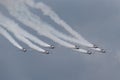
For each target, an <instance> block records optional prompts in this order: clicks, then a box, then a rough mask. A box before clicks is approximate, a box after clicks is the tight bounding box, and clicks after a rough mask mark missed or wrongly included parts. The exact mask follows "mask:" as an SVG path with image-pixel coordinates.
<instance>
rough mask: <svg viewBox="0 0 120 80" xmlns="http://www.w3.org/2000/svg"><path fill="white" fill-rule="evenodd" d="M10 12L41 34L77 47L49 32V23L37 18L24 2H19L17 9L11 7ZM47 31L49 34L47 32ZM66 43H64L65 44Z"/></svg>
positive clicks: (60, 42)
mask: <svg viewBox="0 0 120 80" xmlns="http://www.w3.org/2000/svg"><path fill="white" fill-rule="evenodd" d="M9 10H10V13H11V14H12V15H13V16H14V17H16V18H17V19H18V20H19V21H21V22H22V23H23V24H25V25H27V26H29V27H30V28H32V29H34V30H36V31H37V32H38V33H39V34H41V35H44V36H46V37H48V38H50V39H52V40H53V41H55V42H57V43H59V44H61V45H63V46H66V47H71V48H75V46H74V45H72V44H70V43H67V42H65V41H63V40H61V39H59V38H57V37H55V36H53V35H52V34H50V33H49V30H48V29H47V28H48V27H49V26H48V27H46V26H47V25H46V24H45V23H44V22H42V21H41V20H39V21H38V20H37V16H35V15H34V14H32V13H31V12H30V11H29V10H28V9H27V7H26V6H25V5H23V4H18V5H16V7H15V9H14V10H13V8H10V9H9ZM46 33H47V34H46ZM63 43H64V44H63Z"/></svg>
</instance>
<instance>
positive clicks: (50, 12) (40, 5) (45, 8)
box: [28, 1, 93, 47]
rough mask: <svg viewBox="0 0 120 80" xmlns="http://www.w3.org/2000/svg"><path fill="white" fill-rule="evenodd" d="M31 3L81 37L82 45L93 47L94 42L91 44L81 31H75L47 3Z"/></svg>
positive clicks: (74, 34) (75, 35) (77, 36)
mask: <svg viewBox="0 0 120 80" xmlns="http://www.w3.org/2000/svg"><path fill="white" fill-rule="evenodd" d="M31 2H32V1H31ZM28 4H29V3H28ZM30 5H31V6H32V7H35V8H37V9H40V10H41V11H42V12H43V13H44V15H47V16H49V17H50V18H51V19H52V20H53V21H54V22H56V23H57V24H59V25H61V26H62V27H63V28H65V29H66V30H67V31H68V32H69V33H71V34H72V35H73V36H74V37H76V38H77V39H79V41H80V42H81V45H84V46H87V47H93V44H91V43H89V42H88V41H87V40H85V39H84V38H83V37H82V36H81V35H80V34H79V33H77V32H76V31H74V30H73V29H72V28H71V27H70V26H69V25H68V24H67V23H66V22H65V21H63V20H62V19H60V17H59V16H58V15H57V14H56V13H55V12H54V11H53V10H52V9H51V8H50V7H49V6H47V5H45V4H44V3H42V2H39V3H36V4H34V5H32V4H30Z"/></svg>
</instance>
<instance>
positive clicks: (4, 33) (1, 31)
mask: <svg viewBox="0 0 120 80" xmlns="http://www.w3.org/2000/svg"><path fill="white" fill-rule="evenodd" d="M0 34H1V35H3V36H4V37H5V38H7V39H8V40H9V41H10V42H11V43H12V44H13V45H14V46H15V47H17V48H19V49H23V47H22V46H20V45H19V44H18V43H17V42H16V41H15V40H14V38H13V37H12V36H11V35H10V34H9V33H8V32H7V31H6V30H5V29H3V28H2V27H1V26H0Z"/></svg>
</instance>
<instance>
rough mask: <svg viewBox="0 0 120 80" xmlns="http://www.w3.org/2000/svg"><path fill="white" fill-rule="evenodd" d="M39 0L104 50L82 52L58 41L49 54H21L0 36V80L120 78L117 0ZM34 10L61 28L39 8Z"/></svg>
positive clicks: (45, 19)
mask: <svg viewBox="0 0 120 80" xmlns="http://www.w3.org/2000/svg"><path fill="white" fill-rule="evenodd" d="M38 1H43V2H44V3H46V4H47V5H49V6H51V7H52V9H53V10H54V11H55V12H56V13H58V15H59V16H60V17H61V18H62V19H63V20H65V21H66V22H67V23H68V24H70V25H71V26H72V28H73V29H75V30H76V31H78V32H79V33H80V34H81V35H83V36H84V37H85V38H86V39H87V40H88V41H90V42H92V43H95V44H97V45H99V46H100V47H102V48H105V49H106V50H107V53H106V54H98V53H96V54H93V55H85V54H81V53H77V52H74V51H72V50H70V49H67V48H62V47H61V46H59V45H58V44H55V45H56V46H57V47H56V48H55V49H54V50H51V53H52V54H50V55H43V54H40V53H38V52H36V51H32V50H29V51H28V52H27V53H23V52H21V51H20V50H19V49H17V48H15V47H14V46H13V45H11V43H9V42H8V41H7V40H6V39H5V38H4V37H2V36H0V80H120V42H119V41H120V37H119V36H120V31H119V30H120V5H119V4H120V1H119V0H36V2H38ZM0 10H1V11H3V9H2V8H1V9H0ZM35 13H37V14H38V15H39V16H40V17H42V19H43V20H44V21H45V22H47V23H49V24H51V25H52V26H54V27H55V28H56V29H59V28H60V26H58V25H57V24H55V23H54V22H53V21H52V20H50V19H49V18H48V17H46V16H43V15H42V13H41V12H40V11H35ZM21 25H22V24H21ZM22 27H25V26H22ZM63 32H65V31H63ZM43 39H45V41H47V42H50V43H54V42H52V41H51V40H49V39H47V38H43ZM23 45H24V44H23ZM24 46H26V45H24Z"/></svg>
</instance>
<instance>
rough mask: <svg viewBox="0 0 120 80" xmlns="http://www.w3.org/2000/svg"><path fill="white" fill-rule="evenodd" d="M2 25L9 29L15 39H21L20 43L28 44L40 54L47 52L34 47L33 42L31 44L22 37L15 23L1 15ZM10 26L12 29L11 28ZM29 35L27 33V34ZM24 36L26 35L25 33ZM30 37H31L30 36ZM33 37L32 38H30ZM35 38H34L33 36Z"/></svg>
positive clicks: (0, 21)
mask: <svg viewBox="0 0 120 80" xmlns="http://www.w3.org/2000/svg"><path fill="white" fill-rule="evenodd" d="M0 18H1V19H0V24H1V25H2V26H3V27H5V28H7V29H8V30H9V31H10V32H12V33H13V34H14V35H15V37H16V38H17V39H19V40H20V41H22V42H24V43H25V44H27V45H28V46H29V47H31V48H32V49H35V50H37V51H40V52H45V50H43V49H42V48H40V47H38V46H36V45H34V44H33V43H32V42H30V41H29V40H27V39H26V38H25V37H24V36H22V35H20V33H19V32H20V31H19V29H18V28H16V27H17V26H15V25H14V23H12V21H10V20H9V19H8V18H6V17H5V16H2V15H0ZM16 25H17V24H16ZM9 26H10V27H9ZM26 33H27V32H26ZM23 34H24V33H23ZM28 36H29V35H28ZM30 37H31V36H30ZM31 38H32V37H31ZM33 38H34V36H33Z"/></svg>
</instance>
